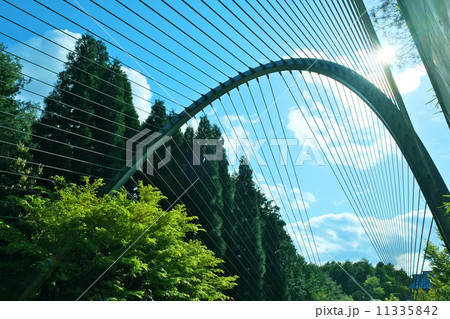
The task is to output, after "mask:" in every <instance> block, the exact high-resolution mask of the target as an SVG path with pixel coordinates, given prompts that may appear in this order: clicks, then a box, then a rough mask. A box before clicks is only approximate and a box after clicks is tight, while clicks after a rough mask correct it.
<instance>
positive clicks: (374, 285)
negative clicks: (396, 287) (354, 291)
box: [364, 276, 384, 299]
mask: <svg viewBox="0 0 450 319" xmlns="http://www.w3.org/2000/svg"><path fill="white" fill-rule="evenodd" d="M364 288H365V289H366V291H367V292H368V293H369V294H370V295H371V296H372V298H374V299H381V298H383V297H384V289H383V288H382V287H381V285H380V279H379V278H377V277H375V276H367V279H366V281H364Z"/></svg>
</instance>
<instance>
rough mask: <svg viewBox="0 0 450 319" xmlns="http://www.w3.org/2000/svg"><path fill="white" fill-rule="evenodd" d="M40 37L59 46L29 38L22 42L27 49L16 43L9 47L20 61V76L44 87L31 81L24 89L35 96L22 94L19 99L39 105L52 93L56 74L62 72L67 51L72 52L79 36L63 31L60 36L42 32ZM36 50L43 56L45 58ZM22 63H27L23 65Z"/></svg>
mask: <svg viewBox="0 0 450 319" xmlns="http://www.w3.org/2000/svg"><path fill="white" fill-rule="evenodd" d="M44 36H45V37H46V38H48V39H50V40H51V41H54V42H56V43H58V44H59V45H60V46H58V45H56V44H54V43H52V42H50V41H48V40H46V39H44V38H42V37H33V38H30V39H28V40H26V41H24V42H25V43H26V44H28V45H29V46H26V45H23V44H20V43H18V44H15V45H11V46H10V48H9V49H10V51H11V52H12V53H13V54H16V55H17V56H19V57H20V58H22V59H23V60H21V64H22V65H23V69H22V72H23V73H24V74H26V75H28V76H30V77H33V78H36V79H39V80H41V81H43V82H46V83H48V84H44V83H42V82H39V81H37V80H33V79H32V81H31V83H29V84H27V85H26V86H25V89H27V90H29V91H31V92H35V93H37V94H38V95H36V94H32V93H29V92H27V91H22V92H21V97H22V98H23V99H25V100H31V101H35V102H42V99H43V97H46V96H47V95H48V94H49V93H50V92H51V91H52V90H53V87H52V86H53V85H54V84H55V82H56V79H57V73H59V72H61V71H62V70H63V69H64V63H63V62H62V61H66V57H67V54H68V53H69V50H73V49H74V47H75V42H76V40H77V39H78V38H80V37H81V34H79V33H74V32H71V31H69V30H63V32H62V31H59V30H51V31H47V32H45V33H44ZM33 48H34V49H33ZM35 49H36V50H35ZM37 50H40V51H42V52H45V53H47V54H48V55H47V54H44V53H41V52H39V51H37ZM49 55H50V56H49ZM51 56H53V58H52V57H51ZM26 60H28V61H31V62H27V61H26ZM46 69H48V70H51V71H48V70H46Z"/></svg>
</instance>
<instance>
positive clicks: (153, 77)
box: [0, 0, 432, 280]
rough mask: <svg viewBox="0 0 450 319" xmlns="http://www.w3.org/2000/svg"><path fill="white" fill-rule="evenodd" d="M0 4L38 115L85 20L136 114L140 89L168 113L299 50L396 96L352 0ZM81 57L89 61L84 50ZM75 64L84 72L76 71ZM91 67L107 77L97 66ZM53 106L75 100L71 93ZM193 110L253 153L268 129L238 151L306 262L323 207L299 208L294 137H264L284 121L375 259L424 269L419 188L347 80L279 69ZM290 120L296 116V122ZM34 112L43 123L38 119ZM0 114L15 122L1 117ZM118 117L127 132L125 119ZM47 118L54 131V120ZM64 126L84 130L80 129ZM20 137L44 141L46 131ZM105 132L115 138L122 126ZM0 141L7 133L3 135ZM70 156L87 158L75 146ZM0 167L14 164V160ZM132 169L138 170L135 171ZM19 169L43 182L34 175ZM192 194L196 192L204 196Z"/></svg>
mask: <svg viewBox="0 0 450 319" xmlns="http://www.w3.org/2000/svg"><path fill="white" fill-rule="evenodd" d="M0 8H4V10H3V9H2V10H1V12H2V14H0V24H1V25H2V26H4V27H2V28H1V29H2V31H1V32H0V42H3V43H5V44H7V46H8V48H7V49H2V52H3V53H7V54H10V55H11V56H13V57H16V58H17V59H18V60H19V61H20V63H21V64H22V65H23V66H24V69H23V71H22V75H23V76H24V77H25V78H27V79H30V80H31V82H32V83H34V84H36V83H39V84H40V85H41V86H40V88H39V87H36V86H31V85H26V86H25V87H24V88H23V90H22V95H21V98H28V99H31V100H32V101H35V102H37V103H36V104H34V105H33V106H32V108H33V109H34V110H35V111H36V112H37V113H38V114H39V116H43V115H44V114H45V113H46V112H48V111H46V109H45V108H44V104H43V100H44V98H46V97H47V96H48V93H49V92H50V91H52V90H53V89H55V82H56V79H57V74H58V73H59V72H61V71H62V70H63V64H64V62H65V59H64V58H62V56H63V55H67V54H68V53H71V52H73V50H74V44H75V41H76V40H77V38H78V35H77V33H79V34H81V33H89V34H91V35H93V36H95V37H96V38H97V39H100V40H102V41H103V42H104V43H106V45H107V46H108V51H109V52H110V56H111V60H112V61H113V60H116V58H115V57H116V56H117V57H118V58H117V59H119V60H120V63H121V64H122V66H123V68H124V69H128V70H133V71H134V72H136V74H138V75H139V79H138V78H136V77H135V78H130V83H131V85H132V91H131V92H128V93H131V94H132V97H133V103H134V104H135V108H136V109H137V110H138V111H140V112H141V113H143V114H144V116H148V115H149V114H150V110H149V109H143V108H140V107H138V106H136V104H138V103H139V102H142V101H146V100H147V99H146V98H145V97H143V96H142V94H138V93H137V92H138V91H145V92H146V94H149V93H151V94H152V95H153V99H155V97H157V98H160V99H162V100H164V101H165V103H166V106H167V108H168V109H173V110H174V111H175V112H176V113H179V112H182V111H184V110H185V108H186V107H188V106H189V105H190V104H191V103H193V102H194V101H196V100H197V99H198V98H199V97H200V96H202V94H205V93H206V92H208V91H209V90H210V88H213V87H216V86H218V85H220V84H221V83H223V82H225V81H227V80H228V79H230V78H231V77H232V76H234V75H236V74H238V73H240V72H244V71H246V70H248V69H252V68H255V67H257V66H258V65H262V64H264V63H267V62H273V61H277V60H289V59H292V58H297V57H308V58H317V59H323V60H329V61H333V62H336V63H338V64H342V65H344V66H347V67H348V68H350V69H351V70H353V71H355V72H357V73H359V74H361V75H363V76H364V77H365V78H366V79H368V80H369V81H371V82H372V83H373V84H374V85H375V86H376V87H378V88H379V89H380V90H381V91H382V92H383V93H384V94H385V95H386V96H387V97H388V98H389V99H390V100H391V101H392V102H393V103H394V104H395V105H398V101H397V100H396V99H395V95H394V92H393V89H392V88H391V85H390V84H389V81H388V79H387V77H386V75H385V73H384V71H383V67H382V65H381V64H380V63H379V62H378V60H377V58H376V53H375V52H374V45H373V44H372V42H371V40H370V37H369V33H368V31H367V30H366V27H365V25H364V23H363V22H362V20H361V14H363V13H362V12H359V11H358V9H357V6H356V4H355V2H354V1H353V0H345V1H322V0H310V1H300V2H298V1H289V0H275V1H263V0H257V1H256V2H253V1H247V0H246V1H239V2H238V1H234V0H233V1H231V2H224V1H221V0H219V1H218V2H217V3H216V4H215V5H214V6H213V5H211V4H208V3H207V2H206V1H204V0H202V1H201V2H195V3H193V2H190V1H186V0H182V1H181V2H180V3H178V4H177V6H175V5H173V4H171V3H169V2H168V1H165V0H161V1H157V2H154V3H153V2H152V5H149V4H147V3H146V2H145V1H141V0H135V1H127V2H126V4H125V3H124V2H123V1H120V0H116V1H110V2H108V3H99V2H97V1H79V2H76V1H68V0H64V1H44V0H39V1H38V0H36V1H34V2H33V3H30V4H27V5H25V4H22V3H12V2H10V1H8V0H3V1H2V2H1V3H0ZM49 31H52V32H49ZM55 35H57V36H55ZM30 39H32V40H30ZM33 41H34V42H33ZM33 43H39V45H33ZM112 57H114V58H112ZM41 61H45V63H41ZM86 62H88V63H94V64H96V63H97V62H96V61H92V60H89V59H87V61H86ZM80 71H82V72H84V73H87V75H89V76H94V77H96V75H94V74H89V72H87V71H86V70H81V69H80ZM97 80H98V81H101V82H102V83H104V84H106V85H112V86H114V85H115V84H114V83H110V82H108V81H107V80H105V79H101V78H97ZM77 84H79V85H81V86H84V87H85V88H86V90H88V91H92V92H95V93H96V94H100V95H102V96H104V97H105V98H111V99H116V97H114V96H111V95H109V94H108V93H104V92H99V91H98V90H96V89H94V88H90V87H89V86H88V85H87V84H84V83H78V82H77ZM0 85H1V83H0ZM43 87H45V89H44V88H43ZM118 89H119V90H123V89H122V88H118ZM66 93H68V94H72V95H73V96H74V97H76V98H77V99H81V100H84V101H85V102H88V103H92V104H93V105H96V106H97V107H99V108H101V109H102V110H105V112H106V111H111V112H114V113H117V114H118V115H120V116H124V117H129V115H128V114H124V113H123V112H120V111H117V110H114V109H112V108H111V107H110V106H108V105H105V104H102V103H99V102H98V101H94V100H91V99H90V98H89V97H84V96H79V95H76V94H74V93H72V92H66ZM65 106H67V107H69V108H71V109H73V110H77V111H79V112H85V111H83V110H81V109H79V108H78V107H77V105H71V104H66V105H65ZM0 112H1V113H2V115H5V116H14V114H11V113H8V112H6V111H4V110H0ZM203 112H204V113H205V114H208V115H210V117H211V115H214V117H215V119H214V121H215V122H216V123H217V124H218V125H219V126H220V127H221V129H222V132H223V133H224V139H225V143H226V146H227V147H228V148H227V151H228V152H230V153H233V154H242V155H245V156H246V157H247V158H254V159H256V158H257V157H258V154H256V153H257V152H256V151H255V149H254V148H252V147H250V146H249V145H255V142H256V141H259V140H265V141H266V144H265V145H263V146H262V147H261V148H260V150H261V155H262V159H263V161H264V162H265V164H264V165H263V164H262V163H259V162H258V161H256V160H253V161H251V162H250V165H251V167H252V169H253V172H254V181H255V183H256V185H257V186H258V187H259V188H260V189H261V190H263V191H264V192H265V195H266V196H267V197H268V198H269V199H271V200H273V201H274V202H275V203H276V204H277V206H279V207H280V211H281V213H282V215H283V217H284V219H285V221H286V223H287V226H286V231H287V232H288V233H289V234H290V235H291V236H292V238H293V242H294V244H295V246H296V248H297V249H298V250H299V252H300V253H301V254H302V255H304V256H305V258H306V259H307V260H308V261H309V262H312V263H317V264H320V263H321V262H323V258H324V257H323V256H324V255H323V254H322V252H320V251H319V249H318V247H317V246H318V245H317V243H320V246H321V247H326V245H325V241H326V240H327V238H324V237H323V234H322V235H321V236H317V234H316V233H315V232H317V229H315V228H314V227H315V225H314V220H315V218H317V217H318V215H319V214H325V213H329V212H324V211H322V212H317V211H314V209H313V208H312V207H310V206H312V202H311V201H310V202H308V199H307V197H308V196H310V195H308V194H309V193H308V192H306V191H305V189H306V188H305V187H304V185H305V184H308V181H304V180H303V179H302V176H304V174H305V170H307V169H309V167H308V166H307V165H306V166H305V165H297V164H296V158H295V150H298V149H295V148H292V147H287V152H282V151H281V147H282V146H281V145H279V144H278V146H279V147H278V148H277V147H273V145H269V144H270V142H269V141H270V140H271V139H273V140H276V141H281V140H283V141H285V142H286V143H287V141H289V139H296V140H297V141H298V140H299V136H296V135H295V134H296V132H297V133H298V132H300V133H301V134H303V136H301V138H305V137H306V138H310V139H311V140H313V141H314V144H313V145H312V146H311V147H314V148H316V149H317V151H319V152H320V153H321V154H322V155H323V157H324V158H325V161H326V163H327V164H328V165H327V169H329V174H331V175H334V176H335V177H336V183H337V186H338V187H339V188H341V189H342V194H343V196H345V198H346V200H347V201H348V203H349V209H351V210H352V213H354V214H355V216H356V218H357V220H358V222H359V223H360V225H361V227H362V229H363V230H364V233H365V236H367V240H368V241H369V242H370V244H371V245H372V246H373V249H374V251H375V253H376V255H377V256H378V258H379V259H380V260H381V261H383V262H384V263H389V262H391V263H393V264H395V265H400V266H402V267H403V268H404V269H405V270H406V271H407V272H408V274H413V273H417V272H418V270H419V265H420V263H421V262H422V268H423V256H422V255H421V250H422V243H423V239H424V237H423V234H424V232H425V230H427V229H431V223H432V219H431V218H430V216H429V215H430V214H429V211H428V210H427V206H426V203H425V200H424V199H423V195H422V194H421V192H420V189H419V187H418V185H417V182H416V181H415V179H414V176H413V175H412V172H411V170H410V169H409V167H408V164H407V163H406V160H405V159H404V157H403V156H402V154H401V152H400V151H399V149H398V147H397V146H396V144H395V142H394V140H393V138H392V137H391V136H390V134H389V132H388V131H387V129H386V128H385V127H384V126H383V124H382V122H381V121H380V120H379V119H378V117H377V116H376V115H375V114H374V113H373V112H372V111H371V110H370V109H369V107H368V106H367V105H366V103H365V102H364V101H362V100H361V99H360V98H359V97H358V96H357V95H356V94H355V93H353V92H352V91H351V90H350V89H348V88H346V87H344V86H343V85H341V84H339V83H338V82H336V81H334V80H331V79H329V78H327V77H324V76H320V75H317V74H314V73H309V72H282V73H280V74H271V75H270V76H266V77H261V78H257V79H255V80H252V81H250V82H248V83H246V84H245V85H242V86H240V87H238V88H236V89H234V90H232V91H230V92H229V93H228V94H227V95H225V96H223V97H221V98H220V99H218V100H216V101H215V102H213V103H212V104H211V105H210V106H209V107H208V108H206V109H205V110H204V111H203ZM52 115H53V116H56V117H59V118H60V119H61V120H67V121H69V122H70V123H71V125H87V126H88V127H89V128H90V129H91V130H93V131H96V132H102V133H105V134H107V135H112V136H114V135H117V134H116V133H114V132H112V131H108V130H105V129H104V128H100V127H95V126H92V125H89V124H86V123H82V122H80V121H79V120H76V119H73V118H70V117H66V116H63V115H61V114H55V113H53V114H52ZM286 115H288V116H287V117H286ZM93 116H94V117H96V118H98V119H99V120H103V121H106V122H109V123H111V125H122V126H123V124H121V123H117V122H115V121H114V120H111V119H109V118H107V117H105V116H102V115H100V114H94V115H93ZM289 116H291V118H289ZM294 116H296V118H295V119H294V118H293V117H294ZM296 119H298V120H297V122H296V121H295V120H296ZM141 120H144V118H141ZM289 123H291V125H289ZM292 123H294V124H295V123H297V124H296V125H297V126H295V125H294V124H292ZM190 124H191V125H193V126H195V125H198V120H197V119H196V118H195V117H193V118H192V119H191V122H190ZM36 125H37V126H39V125H41V126H45V125H46V124H44V123H41V122H37V124H36ZM298 125H302V127H298ZM0 127H1V129H4V130H9V131H11V132H14V128H12V127H7V126H0ZM124 128H125V129H129V130H131V131H133V132H135V133H138V132H139V130H137V129H133V128H130V127H124ZM52 129H54V130H55V131H63V130H62V129H60V128H58V127H52ZM16 133H19V132H16ZM300 133H298V134H300ZM68 134H69V135H71V136H77V137H86V136H84V135H83V134H81V133H80V134H79V133H75V132H68ZM31 136H33V137H34V138H37V139H42V140H47V141H49V142H50V141H51V139H49V138H48V137H45V136H38V135H35V134H31ZM117 137H119V138H121V139H122V140H124V141H125V137H123V136H117ZM96 142H98V143H101V144H105V146H107V147H108V148H113V149H117V151H120V152H122V153H123V154H125V152H126V151H127V150H126V149H125V147H124V146H118V145H113V144H110V143H106V142H103V141H101V140H96ZM234 142H236V144H233V143H234ZM300 142H301V143H304V142H305V141H304V140H300ZM0 143H1V144H2V145H10V146H11V143H10V142H9V141H7V140H1V141H0ZM55 143H59V144H61V145H65V146H71V147H74V148H77V149H79V150H80V151H83V152H87V153H89V154H93V153H96V151H95V150H91V149H88V148H83V147H80V146H76V145H69V144H68V143H64V142H60V141H55ZM174 144H175V145H176V143H174ZM30 149H31V150H32V151H33V152H40V153H43V154H46V155H48V156H53V157H56V158H61V159H63V158H64V155H61V154H57V153H53V152H51V151H48V150H40V149H37V148H34V147H33V146H30ZM191 150H192V149H191ZM97 153H98V152H97ZM96 155H99V156H102V157H104V158H115V159H118V160H120V161H121V162H125V159H124V158H117V157H114V156H111V155H109V154H106V153H101V152H100V153H98V154H96ZM1 158H2V159H4V160H8V161H11V162H13V161H14V160H15V159H14V158H13V157H10V156H7V155H2V156H1ZM71 160H73V161H76V162H77V163H80V164H93V163H90V162H89V161H87V160H85V159H84V158H71ZM186 161H188V159H187V158H186ZM281 163H283V164H281ZM28 164H30V165H33V166H36V167H37V166H39V163H36V162H32V161H30V162H28ZM94 164H95V165H98V166H99V167H102V168H104V169H105V170H109V171H114V172H115V171H117V170H118V169H117V168H115V167H108V166H105V165H102V163H94ZM177 165H178V163H177ZM231 166H232V165H231ZM48 168H51V169H53V170H55V171H61V172H63V171H64V170H65V169H64V168H61V167H58V166H49V165H44V167H43V169H44V170H45V169H48ZM1 173H2V174H6V175H8V174H9V175H17V174H19V173H16V172H13V171H1ZM71 173H73V174H76V175H80V176H81V175H83V173H82V172H79V171H76V170H71ZM156 173H157V174H158V171H157V170H156ZM19 175H20V174H19ZM25 175H26V174H25ZM84 175H85V174H84ZM142 176H143V177H144V178H146V179H148V177H147V176H146V175H145V174H144V173H142ZM206 176H208V175H207V174H206ZM29 177H30V178H36V179H42V180H46V181H48V179H46V178H42V177H33V176H31V175H30V176H29ZM92 177H102V176H97V175H92ZM173 177H174V180H176V177H175V176H173ZM186 177H187V176H186ZM197 177H198V178H199V176H197ZM133 181H134V180H133ZM134 182H135V181H134ZM203 183H204V181H202V180H201V179H199V181H198V182H196V184H195V185H193V186H192V188H193V189H196V188H197V187H199V185H202V186H203V187H205V185H204V184H203ZM324 183H327V181H324ZM136 185H137V184H136ZM167 186H168V188H170V189H172V188H173V187H174V188H180V187H181V188H182V185H181V184H179V185H167ZM214 191H216V190H214V189H212V190H208V192H214ZM210 194H211V193H210ZM187 196H189V194H188V195H187ZM237 196H240V194H238V195H237ZM190 200H191V201H192V198H190ZM321 200H326V199H321ZM180 201H181V202H182V201H183V198H181V199H180ZM192 202H193V201H192ZM243 202H245V201H243ZM424 203H425V204H424ZM197 204H199V205H202V204H205V205H206V202H204V203H197ZM197 204H196V205H197ZM225 205H229V203H225ZM197 208H198V207H197ZM330 209H331V208H330ZM207 222H209V221H207ZM429 225H430V226H429ZM234 240H237V241H240V240H241V239H240V238H236V239H234ZM245 245H255V243H245ZM321 256H322V260H321ZM244 258H251V257H249V256H245V257H244ZM238 260H239V259H238ZM240 275H242V276H246V275H248V274H240ZM273 280H277V279H276V278H275V279H273Z"/></svg>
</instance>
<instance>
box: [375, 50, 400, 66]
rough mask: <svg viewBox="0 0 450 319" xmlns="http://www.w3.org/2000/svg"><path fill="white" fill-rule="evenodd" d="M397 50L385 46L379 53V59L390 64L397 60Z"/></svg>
mask: <svg viewBox="0 0 450 319" xmlns="http://www.w3.org/2000/svg"><path fill="white" fill-rule="evenodd" d="M395 54H396V52H395V49H394V48H393V47H391V46H385V47H384V48H381V49H380V50H378V52H377V56H378V59H379V60H380V61H381V62H382V63H385V64H390V63H391V62H392V60H393V59H394V58H395Z"/></svg>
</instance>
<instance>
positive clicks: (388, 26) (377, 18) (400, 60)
mask: <svg viewBox="0 0 450 319" xmlns="http://www.w3.org/2000/svg"><path fill="white" fill-rule="evenodd" d="M371 16H372V19H373V21H374V24H375V26H376V27H377V29H378V30H381V32H382V33H383V35H384V37H385V38H386V39H387V41H388V44H389V45H390V46H392V47H394V48H395V49H396V51H397V53H396V56H395V57H394V61H393V63H392V65H394V66H396V67H397V68H403V67H406V66H416V65H418V64H420V63H421V59H420V55H419V52H418V51H417V48H416V46H415V43H414V40H413V38H412V36H411V33H410V32H409V29H408V26H407V25H406V22H405V18H404V17H403V15H402V12H401V11H400V8H399V6H398V3H397V0H381V1H378V2H377V4H375V5H374V7H373V9H372V10H371Z"/></svg>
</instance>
